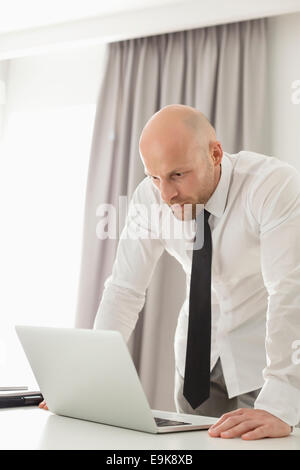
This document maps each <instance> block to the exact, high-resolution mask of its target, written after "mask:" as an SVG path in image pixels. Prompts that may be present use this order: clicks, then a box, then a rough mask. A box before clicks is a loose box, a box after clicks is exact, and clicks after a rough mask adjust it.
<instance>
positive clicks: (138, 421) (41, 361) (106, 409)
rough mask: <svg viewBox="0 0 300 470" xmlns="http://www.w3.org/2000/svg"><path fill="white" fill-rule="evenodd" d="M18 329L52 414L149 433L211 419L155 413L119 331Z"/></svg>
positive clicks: (208, 423) (205, 425) (186, 427)
mask: <svg viewBox="0 0 300 470" xmlns="http://www.w3.org/2000/svg"><path fill="white" fill-rule="evenodd" d="M16 332H17V334H18V337H19V339H20V341H21V344H22V346H23V349H24V351H25V354H26V356H27V359H28V361H29V363H30V365H31V368H32V371H33V373H34V375H35V378H36V381H37V383H38V385H39V387H40V391H41V393H42V394H43V397H44V399H45V400H46V402H47V406H48V408H49V410H50V411H52V412H53V413H56V414H58V415H63V416H69V417H72V418H79V419H84V420H88V421H94V422H98V423H103V424H109V425H113V426H119V427H124V428H129V429H135V430H138V431H145V432H149V433H153V434H156V433H166V432H175V431H191V430H198V429H208V428H209V427H210V426H211V424H212V419H211V418H207V419H206V422H205V418H204V417H203V421H204V422H203V424H201V425H195V424H192V423H191V422H188V420H186V419H183V420H181V419H179V420H176V421H174V420H170V419H168V416H170V415H169V414H168V413H167V412H166V414H165V415H164V413H163V412H159V416H154V414H155V413H154V412H153V411H152V410H151V409H150V406H149V403H148V401H147V398H146V396H145V393H144V390H143V388H142V385H141V383H140V380H139V377H138V374H137V372H136V369H135V366H134V364H133V361H132V358H131V356H130V353H129V351H128V348H127V346H126V343H125V341H124V340H123V337H122V336H121V334H120V333H119V332H117V331H107V330H84V329H75V328H46V327H32V326H16ZM176 417H178V415H176ZM179 417H180V416H179ZM183 417H184V418H186V417H187V415H183Z"/></svg>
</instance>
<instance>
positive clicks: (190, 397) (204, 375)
mask: <svg viewBox="0 0 300 470" xmlns="http://www.w3.org/2000/svg"><path fill="white" fill-rule="evenodd" d="M203 212H204V213H203ZM203 212H202V213H201V214H199V216H198V217H199V220H198V221H197V229H196V241H195V243H194V250H193V261H192V271H191V285H190V304H189V326H188V338H187V349H186V360H185V375H184V386H183V395H184V397H185V398H186V400H187V401H188V402H189V403H190V405H191V407H192V408H193V409H195V408H197V407H198V406H199V405H201V403H203V402H204V401H205V400H206V399H207V398H208V397H209V388H210V381H209V379H210V342H211V259H212V241H211V231H210V227H209V224H208V217H209V215H210V213H209V212H207V211H206V210H205V209H204V211H203ZM203 225H204V227H203ZM201 231H202V233H203V234H204V243H203V246H202V248H201V249H199V238H201ZM196 244H198V247H197V246H196ZM195 248H198V249H195Z"/></svg>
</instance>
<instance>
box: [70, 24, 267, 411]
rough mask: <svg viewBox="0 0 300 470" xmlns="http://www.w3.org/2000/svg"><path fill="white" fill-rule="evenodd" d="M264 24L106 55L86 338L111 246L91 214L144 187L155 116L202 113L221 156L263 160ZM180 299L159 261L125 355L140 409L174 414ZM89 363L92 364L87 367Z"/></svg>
mask: <svg viewBox="0 0 300 470" xmlns="http://www.w3.org/2000/svg"><path fill="white" fill-rule="evenodd" d="M265 80H266V20H264V19H260V20H254V21H246V22H241V23H233V24H227V25H222V26H213V27H207V28H201V29H195V30H190V31H182V32H177V33H171V34H164V35H159V36H153V37H147V38H140V39H134V40H128V41H122V42H118V43H112V44H110V45H109V46H108V53H107V63H106V71H105V75H104V79H103V82H102V87H101V91H100V95H99V101H98V106H97V113H96V118H95V127H94V133H93V142H92V150H91V157H90V165H89V173H88V181H87V188H86V204H85V217H84V229H83V246H82V262H81V272H80V279H79V289H78V304H77V312H76V323H75V326H76V327H80V328H92V327H93V323H94V319H95V316H96V313H97V309H98V306H99V303H100V300H101V296H102V292H103V285H104V281H105V279H106V278H107V277H108V276H109V275H110V273H111V270H112V265H113V261H114V257H115V253H116V248H117V244H118V240H111V239H107V240H99V239H98V238H97V237H96V225H97V217H96V209H97V206H98V205H99V204H101V203H110V204H113V205H115V207H118V198H119V196H121V195H122V196H128V197H129V198H130V197H131V195H132V193H133V191H134V189H135V188H136V186H137V184H138V183H139V182H140V181H141V180H142V179H143V178H144V170H143V166H142V163H141V161H140V157H139V151H138V140H139V136H140V133H141V131H142V128H143V127H144V125H145V123H146V121H147V120H148V119H149V118H150V116H152V114H153V113H155V112H156V111H157V110H158V109H160V108H161V107H163V106H165V105H167V104H172V103H181V104H187V105H190V106H193V107H195V108H197V109H199V110H200V111H202V112H203V113H204V114H205V115H206V116H207V118H208V119H209V120H210V121H211V122H212V124H213V125H214V126H215V129H216V132H217V137H218V139H219V140H220V141H221V142H222V144H223V148H224V150H225V151H227V152H230V153H233V152H237V151H239V150H242V149H247V150H253V151H258V152H261V153H265V152H266V151H267V147H266V146H267V137H266V135H265V134H264V132H263V128H264V117H265V105H266V103H265V101H266V100H265V92H266V90H265ZM184 294H185V277H184V273H183V270H182V268H181V266H180V265H179V264H178V263H177V262H176V261H175V260H174V258H172V257H171V256H169V255H168V254H167V253H164V254H163V256H162V257H161V259H160V260H159V263H158V265H157V267H156V270H155V273H154V276H153V279H152V282H151V284H150V287H149V289H148V292H147V296H146V302H145V306H144V308H143V311H142V312H141V314H140V317H139V320H138V322H137V326H136V329H135V331H134V333H133V335H132V337H131V339H130V342H129V347H130V351H131V353H132V356H133V359H134V362H135V365H136V368H137V370H138V373H139V376H140V378H141V381H142V384H143V387H144V389H145V392H146V395H147V397H148V399H149V402H150V405H151V407H152V408H154V409H165V410H175V407H174V401H173V385H174V384H173V380H174V357H173V338H174V333H175V327H176V322H177V317H178V313H179V310H180V307H181V304H182V302H183V300H184ZM95 360H96V359H95Z"/></svg>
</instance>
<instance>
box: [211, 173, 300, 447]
mask: <svg viewBox="0 0 300 470" xmlns="http://www.w3.org/2000/svg"><path fill="white" fill-rule="evenodd" d="M249 207H250V210H251V212H252V214H253V217H254V219H255V221H256V222H257V225H258V227H259V230H260V244H261V269H262V275H263V279H264V283H265V286H266V289H267V291H268V295H269V298H268V310H267V323H266V357H267V366H266V368H265V369H264V370H263V377H264V380H265V383H264V385H263V387H262V390H261V392H260V394H259V395H258V397H257V399H256V401H255V404H254V408H255V409H240V410H235V411H233V412H231V413H226V414H225V415H223V416H222V418H221V419H220V420H219V421H218V423H216V425H215V426H213V427H212V428H211V430H210V434H211V435H212V436H221V437H236V436H241V437H242V438H243V439H260V438H263V437H281V436H286V435H288V434H289V433H290V432H291V426H294V425H295V424H298V422H299V421H300V365H299V364H295V363H294V362H293V360H292V355H293V352H294V351H293V346H292V345H293V343H294V341H296V340H299V339H300V175H299V173H297V171H296V170H295V169H293V168H292V167H289V166H282V168H280V169H276V170H275V171H274V172H273V173H271V174H270V175H269V177H268V179H267V180H263V179H262V180H261V182H260V184H258V185H256V187H255V188H254V189H253V191H252V193H251V197H250V198H249ZM226 432H227V433H228V434H226Z"/></svg>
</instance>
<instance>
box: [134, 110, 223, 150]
mask: <svg viewBox="0 0 300 470" xmlns="http://www.w3.org/2000/svg"><path fill="white" fill-rule="evenodd" d="M216 139H217V138H216V133H215V129H214V128H213V126H212V125H211V123H210V122H209V120H208V119H207V118H206V117H205V115H204V114H203V113H201V112H200V111H198V110H197V109H195V108H192V107H191V106H185V105H181V104H174V105H168V106H165V107H164V108H162V109H161V110H159V111H158V112H157V113H155V114H154V115H153V116H152V117H151V118H150V119H149V121H148V122H147V123H146V125H145V127H144V129H143V131H142V134H141V137H140V153H141V156H142V157H143V156H144V155H145V156H146V154H147V150H149V151H150V147H151V145H152V146H154V147H157V145H160V146H161V147H166V148H169V146H170V144H173V145H174V146H177V145H180V147H182V146H183V143H187V144H188V145H192V144H193V145H198V146H199V147H200V148H201V149H202V150H203V151H204V152H205V153H207V152H208V150H209V146H210V143H211V142H215V141H216Z"/></svg>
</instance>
